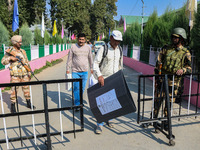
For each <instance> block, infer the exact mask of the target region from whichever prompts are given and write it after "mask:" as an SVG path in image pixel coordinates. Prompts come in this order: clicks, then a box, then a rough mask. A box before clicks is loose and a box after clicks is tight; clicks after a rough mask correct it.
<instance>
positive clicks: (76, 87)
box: [72, 72, 88, 106]
mask: <svg viewBox="0 0 200 150" xmlns="http://www.w3.org/2000/svg"><path fill="white" fill-rule="evenodd" d="M72 78H82V85H83V87H82V91H83V92H84V90H85V86H86V83H87V79H88V72H72ZM73 86H74V89H73V92H74V103H75V105H76V106H78V105H80V95H79V94H80V91H79V82H73Z"/></svg>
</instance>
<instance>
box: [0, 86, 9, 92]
mask: <svg viewBox="0 0 200 150" xmlns="http://www.w3.org/2000/svg"><path fill="white" fill-rule="evenodd" d="M10 89H11V87H5V88H4V89H3V90H2V92H5V91H8V90H10Z"/></svg>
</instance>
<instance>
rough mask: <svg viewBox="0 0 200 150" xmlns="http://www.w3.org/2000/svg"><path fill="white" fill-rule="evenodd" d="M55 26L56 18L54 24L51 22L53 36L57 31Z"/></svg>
mask: <svg viewBox="0 0 200 150" xmlns="http://www.w3.org/2000/svg"><path fill="white" fill-rule="evenodd" d="M57 32H58V31H57V27H56V20H55V21H54V24H53V34H52V35H53V36H54V35H55V34H56V33H57Z"/></svg>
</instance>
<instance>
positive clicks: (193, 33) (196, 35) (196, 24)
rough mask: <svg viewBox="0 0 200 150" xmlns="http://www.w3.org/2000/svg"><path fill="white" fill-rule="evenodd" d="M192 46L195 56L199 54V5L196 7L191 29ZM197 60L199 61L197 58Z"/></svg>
mask: <svg viewBox="0 0 200 150" xmlns="http://www.w3.org/2000/svg"><path fill="white" fill-rule="evenodd" d="M191 39H192V48H193V49H194V50H195V53H196V57H197V58H199V56H200V42H199V41H200V7H198V9H197V13H196V14H195V22H194V26H193V28H192V31H191ZM198 61H200V60H199V59H198Z"/></svg>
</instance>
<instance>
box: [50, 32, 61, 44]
mask: <svg viewBox="0 0 200 150" xmlns="http://www.w3.org/2000/svg"><path fill="white" fill-rule="evenodd" d="M51 40H52V43H53V44H60V43H62V38H61V34H60V35H59V34H56V35H55V36H53V37H52V38H51Z"/></svg>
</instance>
